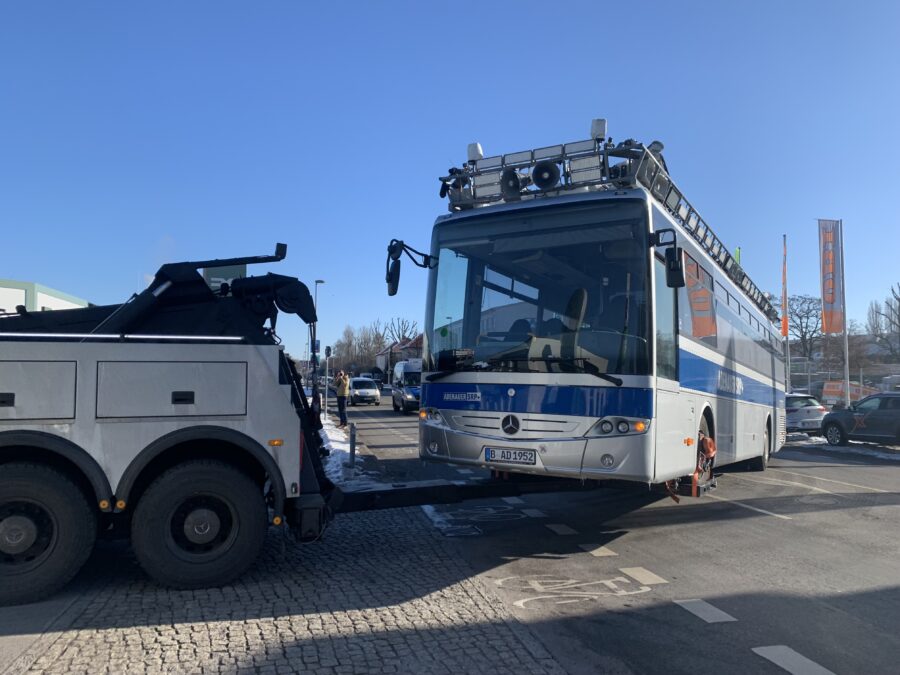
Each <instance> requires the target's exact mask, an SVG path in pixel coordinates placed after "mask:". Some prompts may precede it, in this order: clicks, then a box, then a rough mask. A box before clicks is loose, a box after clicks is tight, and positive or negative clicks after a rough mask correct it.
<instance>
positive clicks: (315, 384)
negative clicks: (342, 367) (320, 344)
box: [312, 279, 328, 414]
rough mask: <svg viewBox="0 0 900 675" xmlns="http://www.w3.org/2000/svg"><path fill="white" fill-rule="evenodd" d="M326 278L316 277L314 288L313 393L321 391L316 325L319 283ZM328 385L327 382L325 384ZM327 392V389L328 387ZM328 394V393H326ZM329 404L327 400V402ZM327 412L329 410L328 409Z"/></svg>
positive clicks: (317, 322) (322, 282) (317, 320)
mask: <svg viewBox="0 0 900 675" xmlns="http://www.w3.org/2000/svg"><path fill="white" fill-rule="evenodd" d="M324 283H325V280H324V279H316V285H315V287H314V289H313V308H314V309H315V310H316V322H315V323H314V324H313V336H312V353H313V371H312V372H313V394H314V395H315V394H318V392H319V350H318V349H316V342H317V333H318V331H317V330H316V326H318V324H319V284H324ZM325 386H326V387H327V386H328V385H327V384H326V385H325ZM326 392H327V389H326ZM326 395H327V394H326ZM326 405H327V402H326ZM326 414H327V411H326Z"/></svg>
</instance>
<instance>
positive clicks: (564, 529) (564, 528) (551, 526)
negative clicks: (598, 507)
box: [545, 523, 578, 534]
mask: <svg viewBox="0 0 900 675" xmlns="http://www.w3.org/2000/svg"><path fill="white" fill-rule="evenodd" d="M545 527H546V528H547V529H548V530H550V531H551V532H556V534H578V532H577V531H576V530H573V529H572V528H571V527H569V526H568V525H563V524H561V523H548V524H547V525H545Z"/></svg>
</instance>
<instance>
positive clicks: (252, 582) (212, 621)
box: [0, 509, 563, 675]
mask: <svg viewBox="0 0 900 675" xmlns="http://www.w3.org/2000/svg"><path fill="white" fill-rule="evenodd" d="M282 545H283V540H282V538H281V536H280V535H279V534H278V533H277V532H272V533H271V535H270V538H269V541H268V542H267V545H266V549H265V551H264V553H263V555H262V557H261V558H260V560H259V562H258V564H257V565H256V567H255V568H254V570H252V571H251V572H250V573H249V574H247V575H245V577H244V578H242V579H241V580H240V581H239V582H237V583H235V584H234V585H231V586H227V587H224V588H220V589H206V590H196V591H175V590H169V589H164V588H159V587H157V586H155V585H153V584H152V583H151V582H149V581H148V580H147V579H146V578H145V577H144V576H143V574H142V572H141V571H140V569H139V568H138V566H137V564H136V562H135V560H134V558H133V556H132V555H131V553H130V551H129V549H128V548H127V546H124V545H122V544H109V543H106V544H101V545H100V546H98V549H97V550H96V551H95V554H94V557H93V558H92V560H91V561H90V563H89V564H88V566H87V567H88V569H90V570H91V571H89V572H87V573H85V574H83V575H82V577H81V578H79V579H78V580H76V582H75V583H76V584H79V585H80V586H81V587H83V593H82V595H81V597H80V602H83V603H84V608H83V611H82V612H81V613H80V615H79V616H78V617H77V618H76V619H75V620H74V622H73V623H72V625H71V626H69V627H68V629H66V630H64V631H62V632H57V633H49V634H47V635H45V636H44V637H42V638H41V639H40V640H38V643H37V644H38V645H39V646H40V647H39V649H40V650H45V651H43V652H42V653H40V652H35V651H34V650H31V651H30V652H27V653H26V654H24V655H23V656H22V657H21V658H20V659H19V660H18V661H17V662H16V663H15V664H13V665H12V668H11V669H9V670H7V673H24V672H27V673H86V674H87V673H91V674H94V673H103V672H106V673H234V672H248V673H251V672H254V673H294V672H304V673H317V674H318V673H322V674H329V675H330V674H337V673H448V674H449V673H484V672H490V673H516V674H522V673H560V672H563V670H562V668H561V667H560V666H559V665H558V664H557V662H556V661H554V660H553V658H552V657H551V656H550V654H549V653H548V652H547V651H546V650H545V649H544V648H543V647H542V646H541V645H540V643H539V642H538V641H537V639H536V638H535V637H534V636H533V635H532V634H531V632H530V631H529V630H528V629H527V628H526V627H525V626H524V625H522V624H519V623H517V622H516V621H515V620H514V619H512V618H511V617H510V615H509V614H507V613H506V610H505V609H504V607H503V605H501V603H500V602H499V601H498V600H497V599H496V598H495V597H493V596H492V595H491V594H490V592H489V591H487V590H486V588H484V587H482V585H481V584H480V583H479V582H478V581H477V580H474V579H472V578H471V577H472V574H473V571H472V570H471V569H470V568H469V566H468V565H467V563H466V561H465V560H464V559H463V557H462V556H461V555H460V554H459V552H458V551H456V550H455V549H454V541H453V540H452V539H444V538H442V537H441V536H440V535H439V534H437V533H436V532H435V530H434V528H432V527H430V526H429V525H428V524H427V521H426V520H425V518H424V516H423V514H422V512H421V511H420V510H419V509H402V510H401V509H398V510H390V511H378V512H369V513H358V514H348V515H343V516H338V517H337V518H336V520H335V521H334V523H333V524H332V526H331V528H329V530H328V531H327V532H326V534H325V537H324V539H323V540H322V541H319V542H315V543H310V544H294V543H292V542H290V541H288V542H286V544H285V546H286V548H285V550H284V551H283V550H282ZM3 671H4V668H3V664H0V673H3Z"/></svg>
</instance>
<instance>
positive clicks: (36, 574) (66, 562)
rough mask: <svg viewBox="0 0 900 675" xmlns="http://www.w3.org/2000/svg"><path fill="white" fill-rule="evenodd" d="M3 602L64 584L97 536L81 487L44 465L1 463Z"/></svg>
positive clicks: (93, 516) (0, 595) (94, 519)
mask: <svg viewBox="0 0 900 675" xmlns="http://www.w3.org/2000/svg"><path fill="white" fill-rule="evenodd" d="M0 474H2V476H3V479H2V481H0V605H17V604H20V603H23V602H34V601H35V600H39V599H40V598H43V597H46V596H48V595H50V594H51V593H55V592H56V591H58V590H59V589H60V588H62V587H63V586H65V585H66V584H67V583H68V582H69V581H70V580H71V579H72V577H74V576H75V575H76V574H77V573H78V570H80V569H81V568H82V566H83V565H84V563H85V562H86V561H87V559H88V557H89V556H90V554H91V551H92V550H93V548H94V542H95V541H96V539H97V517H96V514H95V513H94V510H93V509H92V508H91V505H90V503H89V502H88V499H87V497H85V495H84V493H83V492H82V491H81V489H80V488H79V487H78V486H77V485H76V484H75V483H74V482H73V481H72V480H71V479H70V478H69V477H68V476H66V475H65V474H64V473H62V472H60V471H57V470H56V469H53V468H51V467H49V466H44V465H42V464H30V463H24V462H23V463H19V462H13V463H10V464H2V465H0Z"/></svg>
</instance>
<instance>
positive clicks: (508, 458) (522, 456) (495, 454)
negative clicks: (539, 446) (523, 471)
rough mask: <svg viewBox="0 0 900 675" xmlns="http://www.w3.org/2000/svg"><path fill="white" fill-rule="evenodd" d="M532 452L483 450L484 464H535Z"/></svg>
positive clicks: (498, 449)
mask: <svg viewBox="0 0 900 675" xmlns="http://www.w3.org/2000/svg"><path fill="white" fill-rule="evenodd" d="M535 457H536V455H535V451H534V450H514V449H512V448H485V449H484V460H485V461H486V462H502V463H503V464H530V465H534V464H535V463H536V461H537V460H536V459H535Z"/></svg>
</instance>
